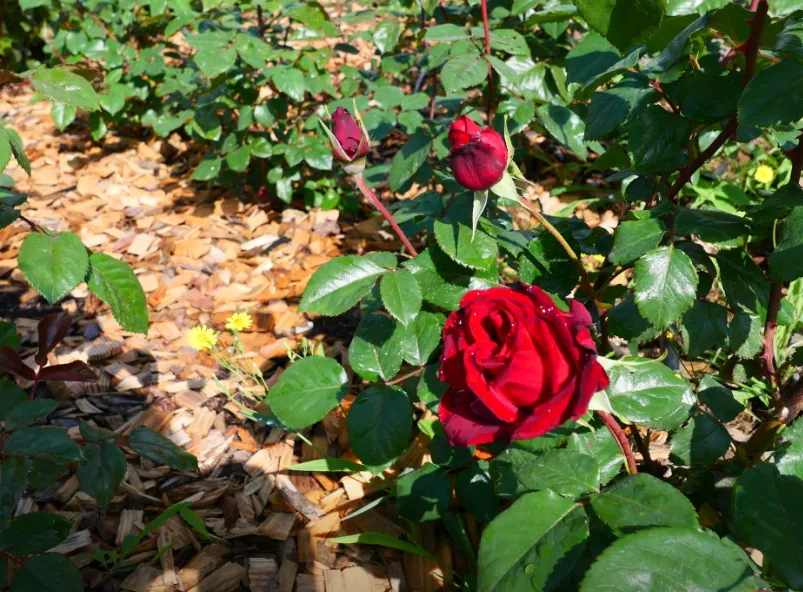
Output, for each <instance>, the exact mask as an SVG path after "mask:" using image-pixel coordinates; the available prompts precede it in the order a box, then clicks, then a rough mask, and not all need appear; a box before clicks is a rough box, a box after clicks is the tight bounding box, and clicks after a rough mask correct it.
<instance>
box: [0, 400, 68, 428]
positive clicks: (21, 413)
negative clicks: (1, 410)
mask: <svg viewBox="0 0 803 592" xmlns="http://www.w3.org/2000/svg"><path fill="white" fill-rule="evenodd" d="M58 406H59V404H58V402H56V401H54V400H52V399H36V400H34V401H23V402H22V403H20V404H19V405H17V406H15V407H14V408H12V409H11V411H10V412H9V414H8V416H7V417H6V425H5V428H3V429H4V430H5V431H7V432H10V431H11V430H15V429H17V428H21V427H23V426H26V425H28V424H32V423H35V422H37V421H40V420H42V419H44V418H46V417H47V416H48V415H50V414H51V413H53V411H55V410H56V408H57V407H58Z"/></svg>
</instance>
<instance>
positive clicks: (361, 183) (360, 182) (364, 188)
mask: <svg viewBox="0 0 803 592" xmlns="http://www.w3.org/2000/svg"><path fill="white" fill-rule="evenodd" d="M353 179H354V183H355V185H357V187H358V188H359V189H360V191H361V192H362V194H363V195H364V196H365V197H366V198H367V199H368V201H370V202H371V205H373V206H374V207H375V208H376V209H377V210H379V213H380V214H382V216H383V217H384V218H385V220H387V222H388V224H390V227H391V228H392V229H393V232H395V233H396V236H398V237H399V240H400V241H401V242H402V244H403V245H404V246H405V247H406V248H407V251H408V252H409V253H410V255H412V256H413V257H418V251H416V250H415V247H413V243H411V242H410V239H409V238H407V235H406V234H404V231H403V230H402V229H401V228H400V227H399V225H398V224H397V223H396V220H394V219H393V216H392V215H391V214H390V212H389V211H388V209H387V208H386V207H385V206H384V205H383V204H382V202H381V201H379V198H378V197H377V196H376V195H375V194H374V192H373V191H371V190H370V189H369V188H368V185H366V184H365V179H364V178H363V176H362V173H357V174H356V175H353Z"/></svg>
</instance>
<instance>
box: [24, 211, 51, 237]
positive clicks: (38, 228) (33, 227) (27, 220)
mask: <svg viewBox="0 0 803 592" xmlns="http://www.w3.org/2000/svg"><path fill="white" fill-rule="evenodd" d="M20 220H22V221H23V222H25V223H26V224H27V225H28V226H30V227H31V230H35V231H36V232H41V233H42V234H47V232H45V230H44V229H43V228H42V227H41V226H39V225H38V224H37V223H36V222H34V221H33V220H31V219H30V218H26V217H25V216H23V215H22V214H20Z"/></svg>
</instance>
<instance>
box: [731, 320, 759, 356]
mask: <svg viewBox="0 0 803 592" xmlns="http://www.w3.org/2000/svg"><path fill="white" fill-rule="evenodd" d="M763 330H764V324H763V323H762V322H761V317H760V316H759V315H750V314H746V313H743V312H737V313H736V314H734V315H733V319H732V320H731V323H730V325H729V326H728V345H729V346H730V349H731V350H732V351H733V353H734V355H736V356H738V357H740V358H743V359H750V358H752V357H753V356H755V355H756V354H757V353H759V352H760V351H761V350H762V348H763V347H764V345H763V342H762V341H761V337H762V334H763Z"/></svg>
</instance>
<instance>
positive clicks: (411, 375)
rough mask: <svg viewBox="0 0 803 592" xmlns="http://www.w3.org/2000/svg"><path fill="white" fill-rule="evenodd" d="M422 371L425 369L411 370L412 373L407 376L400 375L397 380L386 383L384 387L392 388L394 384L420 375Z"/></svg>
mask: <svg viewBox="0 0 803 592" xmlns="http://www.w3.org/2000/svg"><path fill="white" fill-rule="evenodd" d="M424 370H425V368H419V369H418V370H413V371H412V372H408V373H407V374H402V375H401V376H399V377H398V378H394V379H393V380H391V381H389V382H386V383H385V386H392V385H394V384H399V383H401V382H404V381H405V380H407V379H408V378H412V377H413V376H418V375H420V374H421V373H422V372H423V371H424Z"/></svg>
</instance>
